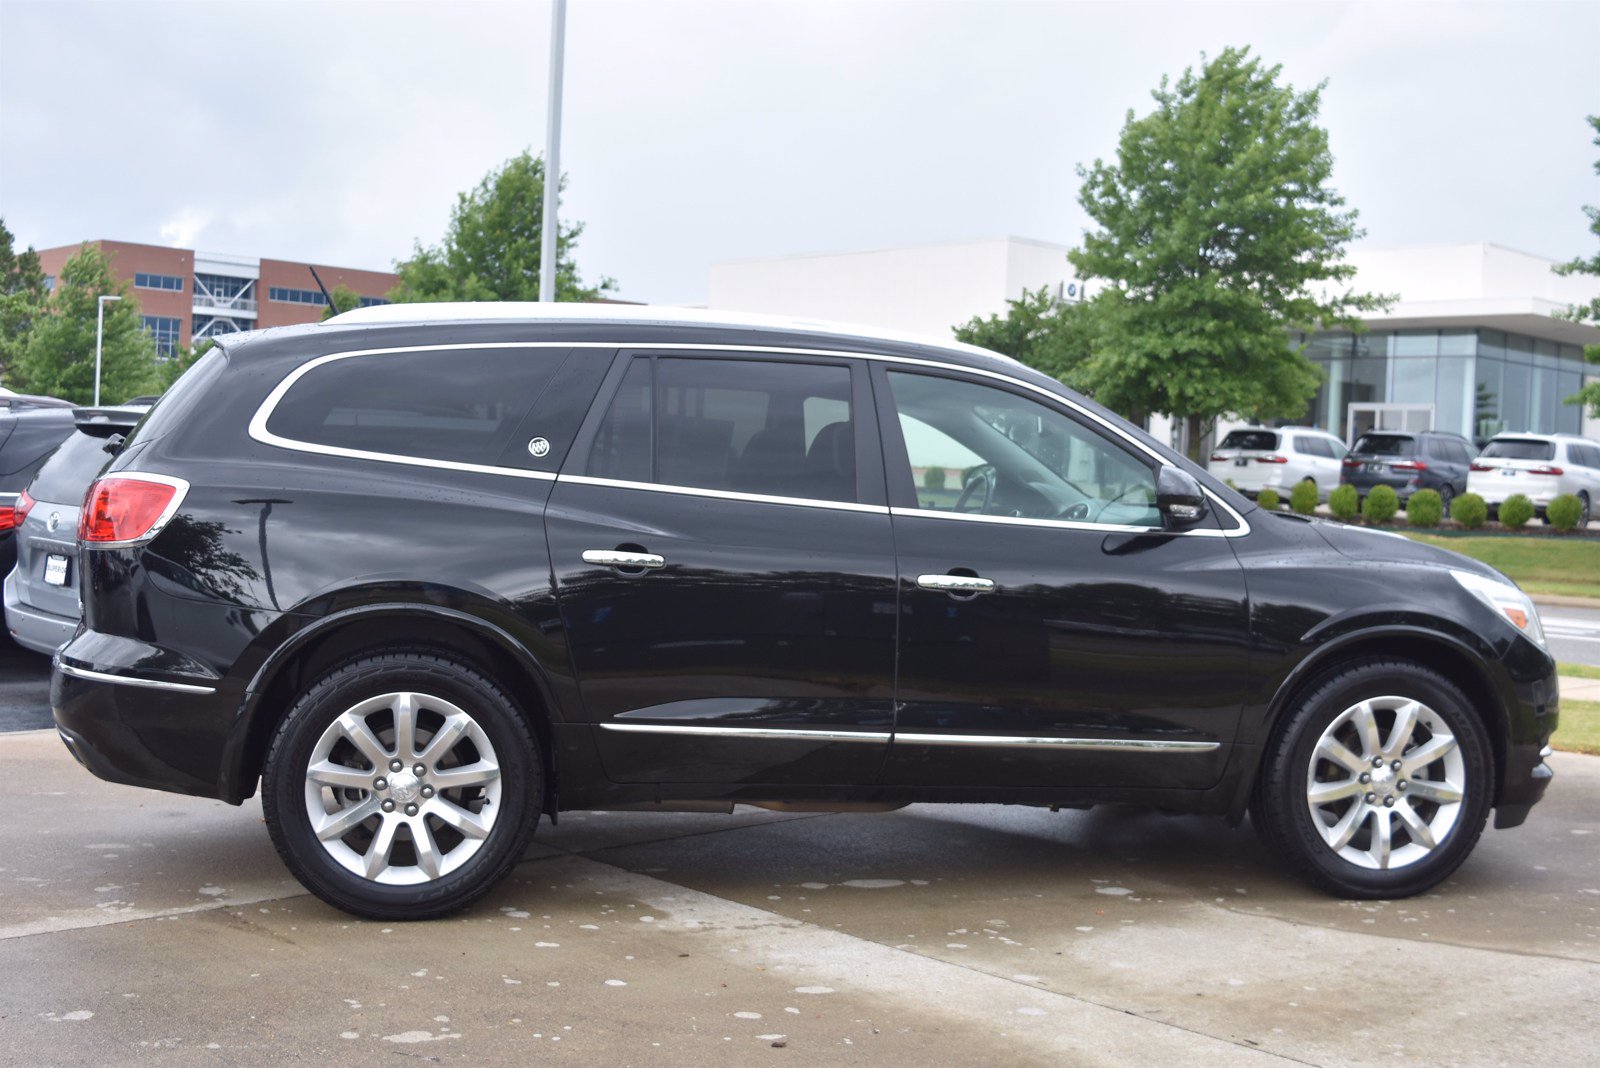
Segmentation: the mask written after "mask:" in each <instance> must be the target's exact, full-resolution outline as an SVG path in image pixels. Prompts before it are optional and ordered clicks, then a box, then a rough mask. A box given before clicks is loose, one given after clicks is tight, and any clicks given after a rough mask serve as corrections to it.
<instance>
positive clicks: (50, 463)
mask: <svg viewBox="0 0 1600 1068" xmlns="http://www.w3.org/2000/svg"><path fill="white" fill-rule="evenodd" d="M105 446H106V439H105V438H97V437H94V436H92V435H89V434H85V433H82V432H81V431H75V432H74V433H73V435H72V436H71V437H70V438H68V439H67V440H66V441H63V442H62V443H61V447H60V448H58V449H57V450H56V451H55V452H53V453H51V454H50V459H48V460H46V461H45V462H44V466H43V467H41V468H39V473H38V474H37V475H34V476H33V484H32V485H30V486H29V487H28V494H29V495H30V496H31V497H33V499H34V500H36V501H49V502H50V503H51V504H70V505H72V506H73V507H74V508H76V507H77V506H78V505H79V504H81V503H82V502H83V495H84V493H85V492H86V491H87V490H88V488H89V483H91V482H93V481H94V479H95V476H96V475H98V474H99V473H100V469H101V468H102V467H104V466H105V465H106V464H107V463H108V462H110V460H111V455H110V454H109V453H107V452H106V449H105Z"/></svg>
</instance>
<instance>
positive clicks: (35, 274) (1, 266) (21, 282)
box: [0, 219, 47, 381]
mask: <svg viewBox="0 0 1600 1068" xmlns="http://www.w3.org/2000/svg"><path fill="white" fill-rule="evenodd" d="M13 243H14V238H13V237H12V235H11V231H10V230H9V229H7V228H6V224H5V220H3V219H0V381H5V380H7V379H8V378H9V377H10V376H11V371H12V368H13V367H14V366H15V364H16V362H17V358H18V357H20V356H21V355H22V350H23V349H24V348H25V347H26V346H27V344H28V334H29V332H30V331H31V330H32V329H33V324H34V322H35V321H37V320H38V318H39V315H40V314H41V313H42V312H43V310H44V304H45V298H46V296H47V294H46V292H45V288H44V271H43V270H42V269H41V268H40V267H39V254H38V253H37V252H35V251H33V249H32V248H29V249H27V250H26V251H24V252H17V251H15V249H14V247H13Z"/></svg>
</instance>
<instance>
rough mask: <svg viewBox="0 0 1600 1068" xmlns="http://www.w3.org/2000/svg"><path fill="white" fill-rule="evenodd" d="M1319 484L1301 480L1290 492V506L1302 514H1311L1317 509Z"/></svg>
mask: <svg viewBox="0 0 1600 1068" xmlns="http://www.w3.org/2000/svg"><path fill="white" fill-rule="evenodd" d="M1318 496H1320V494H1319V493H1318V492H1317V484H1316V483H1315V482H1301V483H1300V484H1298V485H1297V486H1295V488H1294V489H1293V490H1292V491H1290V493H1289V507H1290V508H1293V509H1294V510H1295V511H1296V512H1297V513H1299V514H1300V515H1310V514H1311V513H1312V512H1315V511H1316V510H1317V497H1318Z"/></svg>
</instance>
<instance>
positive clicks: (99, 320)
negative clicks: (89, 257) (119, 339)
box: [94, 297, 122, 408]
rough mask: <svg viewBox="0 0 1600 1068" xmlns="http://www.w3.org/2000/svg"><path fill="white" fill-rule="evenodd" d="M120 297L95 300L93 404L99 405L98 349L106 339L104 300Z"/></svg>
mask: <svg viewBox="0 0 1600 1068" xmlns="http://www.w3.org/2000/svg"><path fill="white" fill-rule="evenodd" d="M121 299H122V298H121V297H101V298H100V299H99V300H97V301H95V302H94V304H95V315H94V406H95V407H96V408H98V407H100V350H101V349H102V348H103V347H104V346H105V340H106V301H108V300H121Z"/></svg>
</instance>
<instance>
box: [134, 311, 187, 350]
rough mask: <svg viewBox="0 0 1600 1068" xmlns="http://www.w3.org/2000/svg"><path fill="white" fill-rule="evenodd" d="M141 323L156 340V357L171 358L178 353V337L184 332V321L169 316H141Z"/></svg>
mask: <svg viewBox="0 0 1600 1068" xmlns="http://www.w3.org/2000/svg"><path fill="white" fill-rule="evenodd" d="M139 321H140V323H142V324H143V325H144V328H145V329H146V330H148V331H149V332H150V336H151V337H152V338H153V339H155V343H156V355H158V356H171V355H172V354H173V353H175V352H177V351H178V337H179V334H180V332H181V331H182V330H183V320H182V319H178V318H175V317H172V316H167V315H141V316H139Z"/></svg>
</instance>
